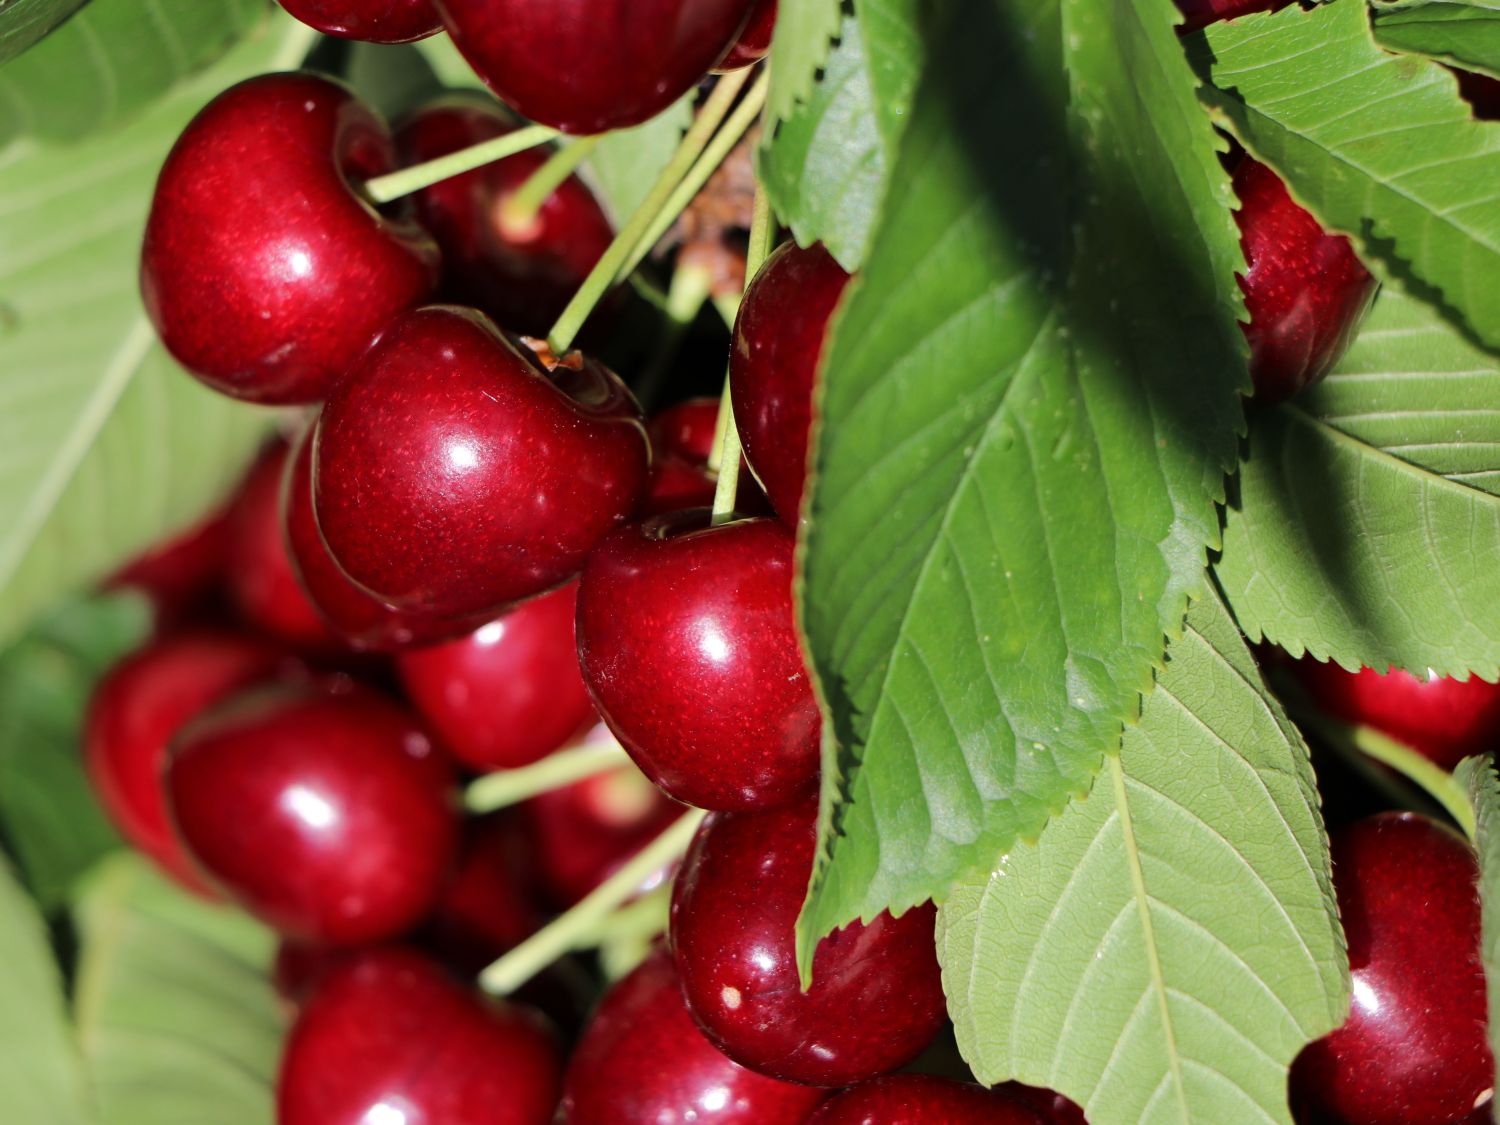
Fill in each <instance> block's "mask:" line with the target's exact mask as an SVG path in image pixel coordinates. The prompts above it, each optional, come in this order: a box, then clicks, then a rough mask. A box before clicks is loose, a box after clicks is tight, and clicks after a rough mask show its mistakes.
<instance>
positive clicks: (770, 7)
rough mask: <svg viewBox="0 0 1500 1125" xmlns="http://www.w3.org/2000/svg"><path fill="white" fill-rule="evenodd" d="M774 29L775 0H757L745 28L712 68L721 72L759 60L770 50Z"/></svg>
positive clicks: (737, 68) (736, 68)
mask: <svg viewBox="0 0 1500 1125" xmlns="http://www.w3.org/2000/svg"><path fill="white" fill-rule="evenodd" d="M775 30H776V0H758V2H757V3H756V5H755V8H754V10H753V11H752V12H751V13H750V22H749V23H747V24H746V25H745V30H744V31H742V32H740V37H739V38H738V39H736V40H735V41H734V46H733V47H730V48H729V54H727V55H725V56H724V57H723V58H722V59H720V60H719V65H718V66H716V67H714V69H715V70H716V71H718V72H719V73H721V74H723V73H726V72H728V71H731V70H739V69H740V67H742V66H749V65H751V64H752V63H758V62H760V60H761V59H763V58H765V57H766V54H767V52H769V51H770V50H771V35H772V33H773V32H775Z"/></svg>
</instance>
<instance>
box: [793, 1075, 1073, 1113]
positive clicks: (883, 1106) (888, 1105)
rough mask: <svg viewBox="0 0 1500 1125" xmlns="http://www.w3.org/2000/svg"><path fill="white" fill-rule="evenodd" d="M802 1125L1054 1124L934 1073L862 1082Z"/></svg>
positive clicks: (998, 1095) (1014, 1102)
mask: <svg viewBox="0 0 1500 1125" xmlns="http://www.w3.org/2000/svg"><path fill="white" fill-rule="evenodd" d="M807 1125H1053V1123H1052V1121H1051V1120H1050V1119H1049V1118H1048V1117H1047V1116H1046V1114H1044V1113H1041V1112H1039V1111H1038V1110H1036V1109H1034V1108H1033V1107H1032V1106H1030V1105H1028V1104H1026V1103H1025V1102H1023V1101H1020V1100H1019V1099H1017V1098H1014V1097H1010V1096H1008V1095H1007V1094H1005V1093H1002V1092H1001V1091H999V1090H986V1089H985V1088H984V1087H983V1086H976V1085H974V1084H973V1083H972V1082H955V1081H954V1080H953V1079H951V1078H939V1077H937V1076H936V1075H933V1074H894V1075H890V1076H889V1077H886V1078H876V1079H874V1080H873V1081H870V1082H862V1083H860V1084H859V1085H858V1086H855V1087H854V1088H853V1089H852V1090H845V1091H844V1092H843V1093H842V1094H836V1095H834V1096H833V1097H832V1098H830V1099H829V1100H828V1101H826V1102H824V1103H823V1105H822V1107H821V1108H820V1109H819V1110H818V1112H817V1113H815V1114H813V1115H812V1116H811V1117H809V1118H808V1119H807Z"/></svg>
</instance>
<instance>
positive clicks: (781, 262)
mask: <svg viewBox="0 0 1500 1125" xmlns="http://www.w3.org/2000/svg"><path fill="white" fill-rule="evenodd" d="M848 283H849V275H848V274H847V273H845V272H844V270H843V268H842V267H841V266H840V265H839V264H838V263H837V262H836V261H834V260H833V255H831V254H829V253H828V251H827V250H825V249H823V247H822V245H821V244H818V245H814V246H811V247H809V248H808V249H806V250H803V249H801V248H800V247H798V246H797V245H796V244H795V243H791V242H788V243H784V244H783V245H781V246H780V247H778V248H777V250H776V252H775V253H773V254H772V255H771V256H770V257H769V258H767V259H766V264H765V265H763V266H762V267H761V269H760V272H759V273H757V274H756V275H755V279H754V280H753V281H752V282H751V283H750V287H749V288H748V289H746V290H745V299H744V301H743V302H742V303H741V304H740V312H739V316H738V317H736V318H735V322H734V346H733V349H732V351H731V352H730V356H729V367H730V372H729V386H730V391H731V394H732V396H733V399H734V421H735V425H736V426H738V427H739V432H740V440H741V441H742V442H743V443H744V446H745V457H746V459H747V460H748V461H749V462H750V465H751V467H752V468H753V469H754V470H755V475H756V476H757V477H759V478H760V482H761V484H762V485H763V486H764V487H765V490H766V495H767V496H769V497H770V498H771V506H772V507H774V508H775V509H776V511H777V512H778V513H779V514H780V515H781V518H782V519H783V520H785V521H786V522H787V523H788V524H789V525H790V526H792V527H796V526H797V520H798V517H799V514H800V512H801V507H802V482H803V480H804V479H805V478H806V476H807V439H808V431H809V429H810V428H811V426H812V393H813V379H814V377H815V376H816V374H817V370H818V360H819V357H820V356H821V354H822V351H823V340H824V337H825V336H826V335H827V331H828V318H829V317H830V316H832V315H833V310H834V309H835V308H836V307H837V305H838V302H839V297H840V296H841V295H842V294H843V292H844V287H845V286H846V285H847V284H848Z"/></svg>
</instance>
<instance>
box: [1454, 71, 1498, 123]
mask: <svg viewBox="0 0 1500 1125" xmlns="http://www.w3.org/2000/svg"><path fill="white" fill-rule="evenodd" d="M1453 73H1454V74H1455V75H1456V76H1457V77H1458V92H1459V93H1460V94H1461V95H1462V96H1463V99H1464V101H1466V102H1468V103H1469V104H1470V105H1471V106H1473V107H1474V116H1475V117H1477V118H1478V119H1479V120H1480V121H1496V120H1500V81H1496V80H1495V79H1493V78H1491V77H1490V76H1489V75H1488V74H1479V73H1476V72H1475V71H1472V70H1455V71H1454V72H1453Z"/></svg>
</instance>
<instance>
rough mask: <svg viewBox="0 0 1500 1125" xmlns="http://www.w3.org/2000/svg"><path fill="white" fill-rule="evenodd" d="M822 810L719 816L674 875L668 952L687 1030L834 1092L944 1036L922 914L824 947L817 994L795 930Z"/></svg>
mask: <svg viewBox="0 0 1500 1125" xmlns="http://www.w3.org/2000/svg"><path fill="white" fill-rule="evenodd" d="M817 812H818V809H817V801H816V799H808V800H806V801H804V802H802V803H801V804H799V805H797V806H794V807H792V808H787V809H775V810H772V811H770V812H756V813H730V814H725V813H715V814H713V815H711V816H710V817H709V818H708V819H707V820H706V821H704V823H703V827H702V828H700V829H699V831H698V835H697V837H696V838H695V839H694V840H693V845H692V847H691V849H689V851H688V855H687V858H686V859H685V860H684V861H683V867H682V871H681V872H680V873H679V874H678V876H677V884H676V887H675V889H674V891H673V897H672V923H671V937H672V948H673V950H674V952H675V953H676V955H677V963H678V965H679V967H680V968H681V971H682V986H683V994H684V995H685V996H686V998H687V1002H688V1008H689V1009H690V1010H691V1011H692V1013H693V1018H694V1019H696V1020H697V1021H698V1025H699V1026H700V1027H702V1028H703V1030H704V1032H705V1033H706V1034H707V1035H708V1037H709V1039H711V1040H713V1042H714V1043H715V1044H716V1045H717V1046H718V1047H719V1048H720V1050H722V1051H723V1052H724V1053H725V1054H727V1055H728V1056H729V1057H730V1058H732V1059H734V1060H735V1061H736V1062H738V1063H740V1064H741V1065H742V1066H748V1067H750V1068H751V1069H753V1070H758V1071H760V1072H761V1073H762V1074H769V1075H771V1076H772V1077H773V1078H782V1079H785V1080H787V1081H789V1082H805V1083H807V1084H809V1085H814V1086H842V1085H846V1084H848V1083H852V1082H859V1081H862V1080H863V1079H866V1078H872V1077H874V1076H875V1075H877V1074H882V1073H884V1072H886V1071H890V1070H895V1069H896V1068H897V1067H900V1066H902V1065H904V1064H905V1063H908V1062H910V1061H911V1060H912V1059H914V1058H915V1057H916V1056H917V1055H918V1054H919V1053H920V1052H921V1051H922V1049H923V1048H924V1047H926V1046H927V1044H928V1043H929V1042H931V1041H932V1038H933V1036H935V1035H936V1034H937V1032H938V1030H939V1029H940V1028H941V1027H942V1025H943V1020H944V1008H943V989H942V984H941V982H940V980H939V978H938V964H937V954H936V952H935V950H934V945H933V937H932V930H933V921H934V916H935V911H934V908H933V906H932V904H931V903H927V904H925V905H923V906H919V907H916V908H914V909H912V910H910V911H908V912H907V913H905V914H903V915H902V916H901V917H900V918H893V917H891V915H890V914H888V913H887V914H880V915H879V916H877V917H876V918H875V919H874V920H873V921H872V922H870V923H869V924H868V925H861V924H860V923H858V922H856V923H853V924H851V925H850V926H847V927H846V928H844V929H842V930H839V931H837V932H835V933H834V934H832V935H830V936H829V937H827V938H825V939H824V940H823V942H822V944H821V945H819V946H818V951H817V954H816V956H815V958H814V960H813V977H812V987H811V988H810V989H809V990H808V991H807V992H803V991H802V989H801V987H800V982H799V978H798V974H797V965H796V956H795V949H794V937H793V930H794V927H795V926H796V922H797V914H798V912H799V911H800V910H801V908H802V900H803V898H804V897H805V896H806V894H807V882H808V879H809V877H810V876H811V875H812V865H813V852H814V849H815V846H816V841H817V829H816V822H817Z"/></svg>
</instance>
